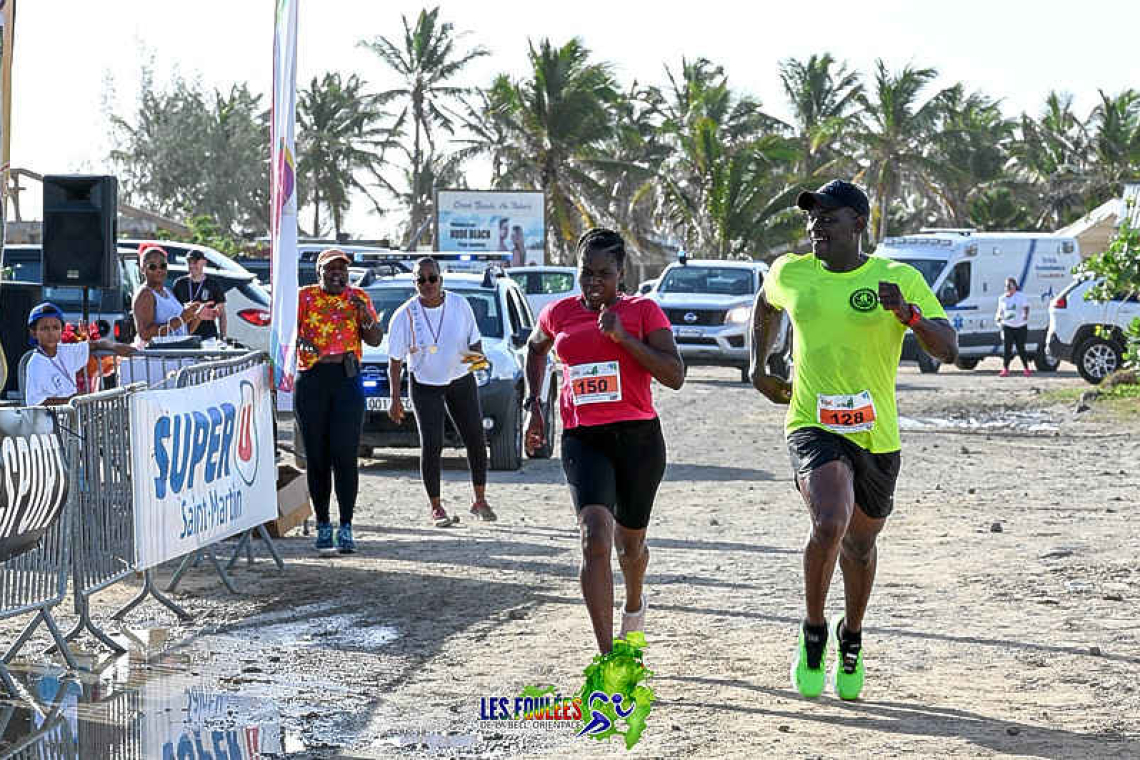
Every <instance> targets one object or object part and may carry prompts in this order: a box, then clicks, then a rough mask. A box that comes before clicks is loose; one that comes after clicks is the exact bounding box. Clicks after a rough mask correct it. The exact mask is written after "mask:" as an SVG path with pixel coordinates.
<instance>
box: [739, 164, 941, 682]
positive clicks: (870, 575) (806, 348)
mask: <svg viewBox="0 0 1140 760" xmlns="http://www.w3.org/2000/svg"><path fill="white" fill-rule="evenodd" d="M796 204H797V205H798V206H799V207H800V208H801V209H803V210H804V211H806V212H807V230H808V235H809V237H810V238H811V245H812V253H810V254H807V255H803V256H800V255H796V254H787V255H785V256H781V257H780V258H779V259H777V260H776V263H775V264H773V265H772V269H771V271H769V273H768V275H767V277H766V278H765V280H764V286H763V287H762V288H761V290H760V292H759V293H758V294H757V296H756V304H755V307H754V308H753V311H752V330H753V335H752V338H753V339H752V356H751V367H750V374H751V378H752V384H753V386H755V388H756V390H758V391H760V392H761V393H762V394H764V395H765V396H766V397H768V398H769V399H770V400H771V401H773V402H775V403H777V404H788V405H789V406H788V415H787V419H786V421H785V432H786V434H787V437H788V451H789V453H790V455H791V460H792V468H793V470H794V478H795V485H796V488H797V489H798V490H799V492H800V494H801V496H802V497H803V500H804V503H805V504H806V505H807V508H808V513H809V515H810V516H811V535H810V537H809V538H808V542H807V545H806V546H805V547H804V590H805V596H806V610H807V615H806V617H805V618H804V622H803V625H802V626H801V629H800V634H799V642H798V645H797V647H796V655H795V659H794V661H793V664H792V681H793V684H794V685H795V687H796V689H797V690H798V691H799V693H800V694H801V695H803V696H805V697H817V696H819V695H820V694H821V693H822V692H823V687H824V683H825V681H826V675H827V674H826V665H825V663H824V659H825V654H826V650H827V639H828V633H829V631H828V625H827V619H826V618H825V617H824V603H825V602H826V600H827V589H828V586H829V585H830V584H831V576H832V575H833V574H834V572H835V563H836V561H837V560H838V562H839V566H840V569H841V570H842V572H843V587H844V591H845V597H846V605H845V611H844V612H845V614H844V617H843V618H841V619H840V620H839V622H838V623H837V624H836V626H835V638H836V640H837V642H838V646H837V662H836V671H835V688H836V692H837V693H838V695H839V696H840V697H841V698H842V699H855V698H857V697H858V696H859V693H860V691H861V690H862V688H863V672H864V671H863V654H862V630H863V614H864V612H865V611H866V609H867V601H868V599H869V598H870V596H871V586H872V585H873V583H874V580H875V562H876V551H875V538H876V536H878V534H879V532H880V531H881V530H882V529H883V526H884V525H885V524H886V521H887V516H888V515H889V514H890V513H891V510H892V509H893V508H894V490H895V480H896V478H897V477H898V472H899V463H900V457H899V448H900V443H899V429H898V412H897V409H896V406H895V376H896V374H897V372H898V364H899V355H900V354H901V352H902V343H903V336H904V335H906V331H907V329H910V330H913V331H914V334H915V336H916V337H917V338H918V342H919V344H920V345H921V347H922V348H923V349H924V350H925V351H926V352H927V353H929V354H931V355H932V356H934V357H936V358H938V359H940V360H941V361H942V362H944V363H947V364H949V363H953V361H954V360H955V359H956V358H957V355H958V339H957V335H956V334H955V332H954V330H953V329H952V328H951V327H950V325H949V323H948V322H947V320H946V314H945V312H944V311H943V310H942V306H941V304H939V303H938V299H937V298H936V297H935V296H934V293H932V292H931V290H930V287H929V286H928V285H927V284H926V281H925V280H924V279H923V278H922V275H921V274H919V273H918V271H917V270H915V269H914V268H913V267H911V266H909V265H907V264H901V263H898V262H894V261H891V260H889V259H885V258H879V257H876V256H868V255H866V254H864V253H862V252H861V251H860V249H859V239H860V236H861V235H862V233H863V231H864V230H865V229H866V227H867V221H868V218H869V217H870V204H869V203H868V201H867V196H866V195H865V194H864V193H863V191H862V190H860V189H859V188H858V187H856V186H855V185H853V184H851V183H849V182H844V181H842V180H833V181H831V182H828V183H827V184H826V185H824V186H823V187H821V188H819V190H817V191H816V192H803V193H800V196H799V198H798V199H797V201H796ZM781 311H787V313H788V315H789V318H790V319H791V323H792V331H793V334H794V335H795V340H794V343H793V353H792V358H793V363H794V367H795V379H794V380H793V382H791V383H788V382H787V381H785V380H784V379H783V378H780V377H777V376H774V375H769V374H767V373H766V372H765V369H764V368H765V366H766V362H767V358H768V355H769V354H770V353H771V352H772V348H773V344H774V343H775V340H776V336H777V331H778V326H779V318H780V312H781Z"/></svg>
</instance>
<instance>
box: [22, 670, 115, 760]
mask: <svg viewBox="0 0 1140 760" xmlns="http://www.w3.org/2000/svg"><path fill="white" fill-rule="evenodd" d="M72 686H75V687H76V688H79V681H78V680H77V679H75V678H65V679H62V680H61V681H60V684H59V688H58V689H57V691H56V694H55V697H53V698H52V699H51V700H49V701H48V702H47V703H41V702H40V700H39V699H38V698H37V697H36V696H35V695H34V694H31V693H30V692H29V693H26V694H22V695H21V696H22V697H23V705H25V706H26V708H25V710H24V712H29V713H32V714H34V716H35V717H34V718H33V717H32V715H28V723H29V724H33V723H34V726H32V725H29V726H28V728H27V729H25V728H24V727H23V726H22V725H20V724H19V723H17V724H16V725H15V726H14V733H15V734H16V736H17V737H18V738H16V740H15V741H14V742H11V743H8V744H7V746H4V747H2V748H0V760H86V758H87V757H89V755H83V754H80V752H79V745H78V743H77V742H76V737H75V734H74V733H73V725H74V723H75V720H76V714H75V708H76V704H75V701H74V699H73V698H69V697H72V696H73V691H72V688H71V687H72ZM13 693H16V692H13ZM18 712H20V709H19V708H18V707H17V706H16V705H13V704H0V741H2V740H3V738H4V737H5V735H6V734H7V733H8V730H9V724H10V723H11V721H12V718H13V717H14V716H15V715H16V714H17V713H18ZM29 729H30V730H29ZM90 757H102V756H101V755H99V756H90Z"/></svg>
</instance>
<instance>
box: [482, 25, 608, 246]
mask: <svg viewBox="0 0 1140 760" xmlns="http://www.w3.org/2000/svg"><path fill="white" fill-rule="evenodd" d="M529 59H530V67H531V71H530V73H529V74H528V76H527V78H526V79H524V80H522V81H520V82H515V83H513V85H512V86H511V88H510V94H509V98H508V99H507V102H506V103H505V104H504V105H503V107H502V110H501V112H500V115H501V118H502V119H503V120H504V129H505V131H506V134H507V138H508V142H507V143H506V144H505V145H504V146H503V149H502V156H503V174H502V178H501V184H503V185H504V186H507V187H520V188H525V187H533V188H541V189H542V190H543V191H544V192H545V193H546V226H547V238H548V240H549V242H550V245H552V246H553V250H552V251H551V253H553V255H554V258H555V259H556V260H562V261H566V260H568V259H569V252H570V250H571V248H572V247H573V243H574V241H575V240H576V239H577V237H578V235H579V233H580V232H581V230H582V228H583V227H585V226H593V225H594V224H596V223H597V222H598V215H597V213H596V210H597V209H600V208H604V207H605V205H606V202H607V200H606V187H605V186H604V185H603V184H602V183H600V182H598V181H597V180H596V179H595V178H594V175H593V170H594V169H596V168H597V166H599V165H601V164H602V163H604V161H605V157H604V156H603V155H602V154H601V152H600V150H599V149H600V146H601V145H602V144H603V143H604V141H605V140H607V139H609V138H610V137H611V136H612V134H613V129H614V119H613V114H612V112H611V107H612V105H613V103H614V102H615V101H616V100H617V98H618V95H617V91H616V88H615V83H614V78H613V74H612V73H611V72H610V67H609V65H608V64H605V63H593V62H591V61H590V51H589V50H587V49H586V47H585V46H584V45H583V44H582V41H581V40H579V39H577V38H575V39H572V40H570V41H569V42H567V43H566V44H565V45H563V46H561V47H555V46H554V44H553V43H551V41H550V40H549V39H543V40H542V41H541V42H540V43H539V44H538V47H535V45H534V44H533V43H530V44H529Z"/></svg>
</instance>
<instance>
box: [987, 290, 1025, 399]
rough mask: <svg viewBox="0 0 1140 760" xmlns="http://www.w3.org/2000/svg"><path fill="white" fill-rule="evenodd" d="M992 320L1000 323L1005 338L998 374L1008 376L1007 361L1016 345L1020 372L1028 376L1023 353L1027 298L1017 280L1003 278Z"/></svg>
mask: <svg viewBox="0 0 1140 760" xmlns="http://www.w3.org/2000/svg"><path fill="white" fill-rule="evenodd" d="M994 322H997V323H998V324H999V325H1001V333H1002V338H1004V339H1005V355H1004V357H1003V359H1002V361H1003V366H1002V370H1001V372H999V373H998V374H999V375H1000V376H1001V377H1009V363H1010V362H1011V361H1013V346H1014V344H1016V345H1017V355H1018V356H1019V357H1020V358H1021V366H1022V372H1023V373H1024V374H1025V376H1026V377H1029V374H1030V372H1029V359H1028V358H1026V355H1025V338H1026V336H1027V335H1028V334H1029V298H1028V297H1026V295H1025V294H1024V293H1022V292H1021V291H1020V290H1019V289H1018V287H1017V280H1015V279H1014V278H1012V277H1007V278H1005V293H1003V294H1002V295H1001V297H1000V298H998V307H997V314H995V315H994Z"/></svg>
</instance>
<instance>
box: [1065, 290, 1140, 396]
mask: <svg viewBox="0 0 1140 760" xmlns="http://www.w3.org/2000/svg"><path fill="white" fill-rule="evenodd" d="M1096 283H1097V280H1095V279H1093V278H1080V279H1077V280H1074V281H1073V282H1071V283H1069V285H1068V286H1067V287H1066V288H1065V289H1064V290H1062V291H1061V292H1060V293H1059V294H1058V295H1057V297H1056V298H1054V299H1053V302H1052V303H1051V304H1049V330H1048V333H1047V335H1046V338H1045V340H1046V345H1047V346H1048V350H1049V353H1050V354H1051V355H1052V356H1054V357H1056V359H1058V360H1064V361H1067V362H1071V363H1073V364H1075V365H1076V366H1077V372H1080V373H1081V377H1083V378H1084V379H1085V380H1086V381H1088V382H1090V383H1092V384H1093V385H1097V384H1099V383H1100V381H1101V380H1104V379H1105V378H1106V377H1108V376H1109V375H1111V374H1112V373H1113V372H1115V371H1116V370H1118V369H1120V367H1121V364H1122V363H1123V356H1124V348H1125V345H1126V341H1125V338H1124V330H1125V329H1126V328H1127V327H1128V326H1129V325H1130V324H1132V321H1133V320H1134V319H1137V318H1140V299H1138V298H1137V296H1136V294H1135V293H1119V294H1117V295H1116V296H1115V297H1114V298H1113V299H1112V300H1111V301H1108V302H1106V303H1100V302H1097V301H1090V300H1088V299H1087V295H1088V292H1089V290H1090V289H1091V288H1092V287H1093V286H1094V285H1095V284H1096ZM1098 328H1100V329H1099V330H1098Z"/></svg>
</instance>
